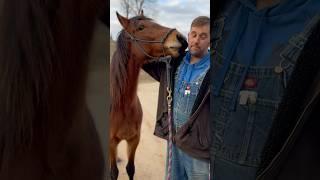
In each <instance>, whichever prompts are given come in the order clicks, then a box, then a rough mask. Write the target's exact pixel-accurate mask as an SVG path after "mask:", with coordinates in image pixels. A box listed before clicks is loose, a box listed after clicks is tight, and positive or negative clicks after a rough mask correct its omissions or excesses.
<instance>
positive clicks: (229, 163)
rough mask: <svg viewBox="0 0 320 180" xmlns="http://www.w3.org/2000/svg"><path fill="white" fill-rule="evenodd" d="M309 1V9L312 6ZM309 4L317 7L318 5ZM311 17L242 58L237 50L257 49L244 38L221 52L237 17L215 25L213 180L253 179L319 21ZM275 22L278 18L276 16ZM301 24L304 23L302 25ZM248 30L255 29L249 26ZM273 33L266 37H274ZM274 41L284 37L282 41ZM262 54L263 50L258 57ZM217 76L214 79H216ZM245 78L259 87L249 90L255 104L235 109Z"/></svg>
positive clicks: (240, 52)
mask: <svg viewBox="0 0 320 180" xmlns="http://www.w3.org/2000/svg"><path fill="white" fill-rule="evenodd" d="M288 2H289V1H288ZM307 2H308V3H309V4H310V2H311V1H307ZM313 2H315V4H319V3H318V2H316V1H313ZM235 7H236V6H234V7H233V8H234V10H233V12H234V13H237V12H238V11H237V10H235V9H236V8H235ZM230 9H232V8H230ZM300 10H301V9H300ZM301 11H302V10H301ZM266 12H267V11H266ZM309 13H310V12H309ZM233 15H234V14H233ZM313 17H314V18H313V19H312V18H309V17H305V16H304V18H302V19H299V21H297V22H299V23H298V24H299V25H298V26H299V28H295V27H296V26H297V25H292V28H293V29H294V31H290V32H291V33H288V34H287V35H286V38H287V39H286V40H285V41H284V40H281V41H280V40H278V41H277V42H275V41H274V42H272V43H271V45H270V44H269V45H270V46H269V45H267V46H268V47H267V46H266V44H264V45H265V48H261V46H260V45H259V46H257V49H251V50H254V51H251V50H250V49H249V50H247V52H246V53H245V52H243V51H241V50H244V48H248V47H252V46H254V47H255V43H254V44H253V45H252V44H250V45H248V44H249V43H250V42H249V41H247V42H246V43H245V41H242V40H245V38H242V40H241V39H238V40H239V41H240V40H241V41H242V42H240V43H239V44H238V45H237V46H236V47H235V49H234V50H233V51H228V50H225V48H227V47H226V45H228V43H227V42H226V41H224V40H225V38H228V37H230V38H232V36H233V35H232V34H231V31H232V28H231V24H232V23H231V22H230V21H232V20H235V19H236V17H232V18H231V20H230V18H228V16H223V17H221V18H219V19H218V20H217V21H216V22H215V24H214V28H216V29H214V30H213V31H214V33H213V35H214V36H213V38H214V39H215V40H216V42H213V45H215V47H214V49H213V50H214V51H215V53H214V56H213V77H212V78H213V85H212V87H211V88H212V89H213V91H214V96H211V98H212V99H211V103H212V104H211V105H212V109H211V110H212V115H213V117H212V121H211V124H210V125H211V131H212V132H211V133H212V142H213V143H212V146H211V149H210V153H211V173H212V179H214V180H234V179H237V180H253V179H255V176H256V171H257V168H258V166H259V164H260V162H261V153H262V150H263V147H264V145H265V142H266V140H267V137H268V135H269V130H270V128H271V125H272V121H273V118H274V116H275V114H276V112H277V109H278V106H279V103H280V101H281V99H282V96H283V92H284V89H285V87H286V84H287V81H288V80H289V78H290V75H291V73H292V71H293V68H294V65H295V63H296V60H297V59H298V56H299V55H300V53H301V50H302V49H303V47H304V44H305V43H306V41H307V39H308V36H309V35H310V32H311V31H312V27H313V26H314V25H315V23H316V22H318V21H319V16H313ZM274 18H275V19H276V17H274ZM277 18H279V17H277ZM291 18H292V17H291ZM310 19H311V20H310ZM269 20H270V21H268V22H269V23H271V22H272V21H271V19H269ZM303 21H304V23H301V22H303ZM292 22H295V21H292ZM286 26H287V25H286ZM233 28H234V27H233ZM247 28H250V27H249V26H248V27H247ZM251 28H252V29H254V27H253V26H252V27H251ZM276 32H277V31H276ZM276 32H274V33H270V34H277V33H276ZM258 34H259V33H258ZM265 34H268V33H265ZM280 36H281V35H280ZM269 38H270V37H269ZM277 38H278V39H279V38H284V36H283V37H277ZM277 38H276V39H277ZM258 39H259V38H258ZM260 40H261V38H260ZM266 41H267V40H266V39H264V40H262V42H266ZM272 41H273V40H272ZM277 43H278V44H277ZM262 44H263V43H262ZM230 47H231V46H230ZM264 49H265V51H264V52H262V51H263V50H264ZM270 50H272V51H270ZM249 51H251V52H249ZM225 52H230V53H232V54H226V53H225ZM243 54H246V56H248V57H249V56H250V58H253V61H252V62H250V63H249V65H248V64H246V62H245V61H246V60H243V59H244V56H242V55H243ZM261 55H263V57H261ZM231 57H232V60H231V62H229V64H228V65H226V64H225V63H226V61H227V60H228V58H231ZM255 60H260V61H255ZM261 60H263V61H261ZM277 66H281V68H282V69H283V70H282V71H281V72H276V71H275V67H277ZM226 67H227V68H226ZM223 68H226V72H225V74H223V76H219V73H216V72H219V70H221V69H223ZM215 73H216V75H217V76H214V75H215ZM220 75H221V74H220ZM247 76H250V77H252V78H254V79H256V80H257V86H256V87H255V88H253V89H250V91H251V92H255V93H257V99H256V102H255V103H250V102H248V103H247V104H243V105H241V104H239V98H240V97H239V90H245V89H244V88H243V87H242V85H243V80H244V78H245V77H247ZM221 78H222V85H221V88H220V89H219V88H217V87H215V85H216V84H217V83H216V84H215V82H219V81H220V80H221Z"/></svg>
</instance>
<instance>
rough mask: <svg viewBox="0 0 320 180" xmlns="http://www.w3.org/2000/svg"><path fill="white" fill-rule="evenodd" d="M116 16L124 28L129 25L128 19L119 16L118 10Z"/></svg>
mask: <svg viewBox="0 0 320 180" xmlns="http://www.w3.org/2000/svg"><path fill="white" fill-rule="evenodd" d="M116 14H117V18H118V20H119V22H120V24H121V25H122V27H123V28H124V29H126V28H127V27H128V25H129V19H127V18H125V17H123V16H121V15H120V14H119V13H118V12H116Z"/></svg>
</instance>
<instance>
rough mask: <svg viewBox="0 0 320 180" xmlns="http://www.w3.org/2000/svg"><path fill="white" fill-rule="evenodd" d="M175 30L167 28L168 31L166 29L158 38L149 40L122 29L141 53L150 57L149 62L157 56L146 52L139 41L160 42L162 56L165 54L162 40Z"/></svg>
mask: <svg viewBox="0 0 320 180" xmlns="http://www.w3.org/2000/svg"><path fill="white" fill-rule="evenodd" d="M175 30H176V29H169V31H168V32H167V33H166V34H164V35H163V36H162V38H161V39H160V40H158V41H150V40H145V39H140V38H136V37H134V36H133V35H132V34H130V33H129V32H128V31H126V30H124V31H125V32H126V33H127V34H128V36H129V37H130V40H131V41H134V42H135V43H136V44H137V46H138V48H139V49H140V50H141V51H142V53H143V54H144V55H145V56H147V57H148V58H150V59H151V62H152V61H156V60H158V59H159V57H155V56H151V55H150V54H148V53H147V52H146V51H145V49H144V48H143V47H142V46H141V44H140V43H160V44H161V45H162V54H163V56H166V53H165V50H164V41H165V40H166V39H167V38H168V36H169V35H170V34H171V33H172V32H173V31H175ZM139 42H140V43H139Z"/></svg>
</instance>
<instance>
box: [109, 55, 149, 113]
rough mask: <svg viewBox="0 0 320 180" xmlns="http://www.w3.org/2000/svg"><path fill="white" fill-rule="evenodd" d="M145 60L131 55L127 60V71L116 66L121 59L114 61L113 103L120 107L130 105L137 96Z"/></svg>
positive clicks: (112, 80)
mask: <svg viewBox="0 0 320 180" xmlns="http://www.w3.org/2000/svg"><path fill="white" fill-rule="evenodd" d="M140 62H143V61H142V60H141V59H140V58H137V57H136V56H134V55H131V56H130V57H129V59H128V61H127V65H126V68H125V73H122V74H121V72H120V71H119V70H118V69H117V68H115V66H116V64H119V61H113V62H112V63H114V64H113V65H111V66H112V69H111V72H112V73H111V74H112V75H111V76H110V77H111V93H112V105H113V106H118V107H122V108H124V107H126V106H130V105H131V104H132V103H133V102H134V101H135V100H136V98H137V87H138V80H139V73H140V69H141V67H142V63H140Z"/></svg>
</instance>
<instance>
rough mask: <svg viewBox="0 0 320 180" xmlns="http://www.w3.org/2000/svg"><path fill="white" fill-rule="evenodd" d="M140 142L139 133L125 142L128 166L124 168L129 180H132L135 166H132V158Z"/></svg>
mask: <svg viewBox="0 0 320 180" xmlns="http://www.w3.org/2000/svg"><path fill="white" fill-rule="evenodd" d="M139 141H140V133H138V135H136V136H135V137H133V138H132V139H130V140H127V142H128V148H127V150H128V152H127V153H128V164H127V166H126V170H127V174H128V176H129V179H130V180H133V176H134V173H135V166H134V157H135V153H136V150H137V147H138V144H139Z"/></svg>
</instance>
